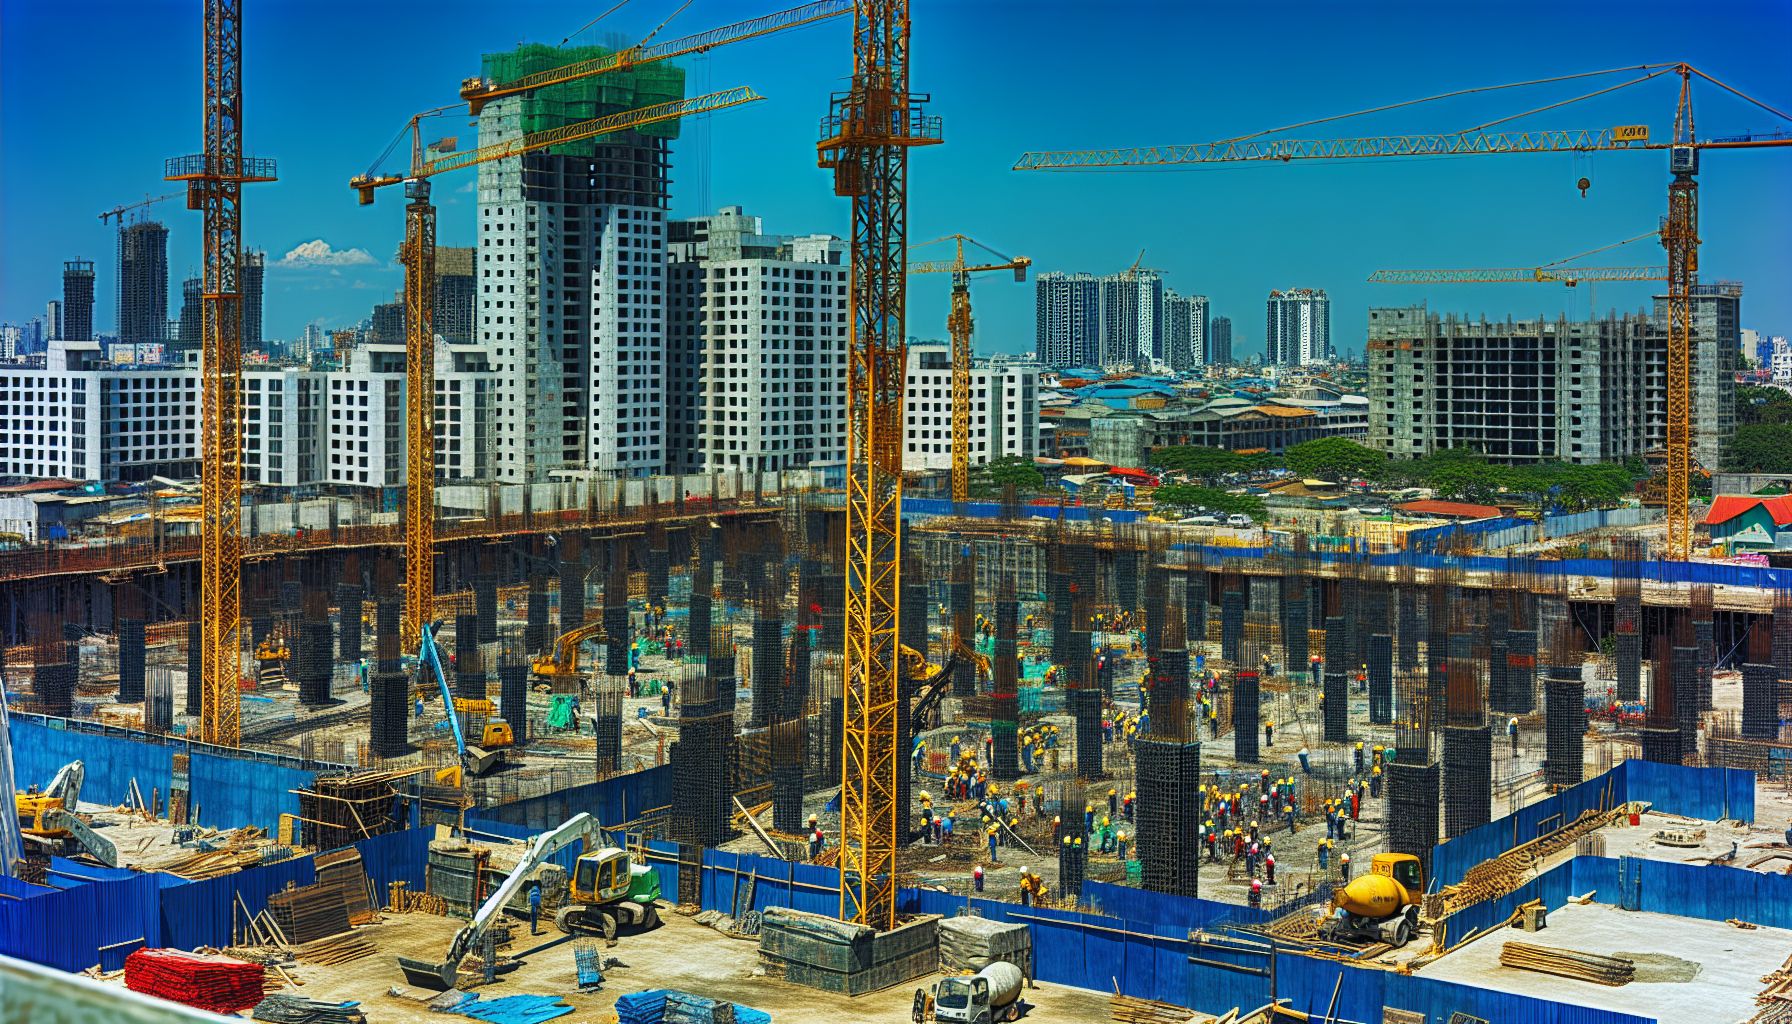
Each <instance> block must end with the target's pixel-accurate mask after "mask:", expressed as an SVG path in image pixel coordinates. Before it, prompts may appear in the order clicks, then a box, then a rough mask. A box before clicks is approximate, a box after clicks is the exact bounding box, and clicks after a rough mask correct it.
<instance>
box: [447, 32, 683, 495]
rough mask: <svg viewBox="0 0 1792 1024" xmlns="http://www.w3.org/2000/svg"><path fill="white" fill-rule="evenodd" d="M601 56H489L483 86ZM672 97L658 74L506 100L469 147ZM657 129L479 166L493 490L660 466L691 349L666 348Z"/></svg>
mask: <svg viewBox="0 0 1792 1024" xmlns="http://www.w3.org/2000/svg"><path fill="white" fill-rule="evenodd" d="M611 52H612V51H610V50H609V49H606V48H604V47H598V46H580V47H565V48H555V47H551V46H543V45H540V44H528V45H524V46H520V47H518V48H517V49H515V50H512V51H509V52H506V53H494V54H487V55H486V56H485V61H484V67H483V69H482V70H483V73H484V75H485V77H487V78H489V79H491V80H492V81H495V82H505V81H512V80H514V79H517V78H520V77H522V76H524V75H528V74H532V73H535V72H538V71H545V70H548V69H550V68H556V67H561V66H563V65H566V64H571V63H574V62H577V61H583V60H594V59H598V58H601V57H605V56H608V55H609V54H610V53H611ZM683 98H684V70H683V69H682V68H677V67H673V66H671V65H669V64H666V63H654V64H643V65H638V66H636V67H634V68H632V69H630V70H628V71H626V72H619V73H615V74H608V75H602V76H599V77H594V78H587V79H582V80H580V81H576V82H570V83H567V84H565V85H557V86H551V87H548V88H542V89H537V90H534V91H533V92H531V93H529V94H526V95H520V96H512V97H507V98H505V99H501V100H497V101H495V102H493V103H490V104H488V105H487V106H486V107H485V109H484V110H483V111H481V112H480V115H479V144H480V145H482V146H484V145H491V144H494V143H498V142H502V141H506V140H511V139H515V138H516V137H517V136H519V135H520V134H523V133H526V132H537V131H545V130H548V129H551V128H557V127H561V126H563V125H568V124H574V123H576V122H579V121H584V120H588V119H590V118H594V117H601V116H604V115H607V114H614V113H619V112H621V111H625V110H633V109H637V108H640V107H646V106H650V105H652V104H656V103H666V102H671V101H676V100H680V99H683ZM678 131H679V123H678V122H677V121H675V120H674V121H665V122H661V123H658V124H652V125H647V126H644V127H641V128H637V129H632V130H629V131H623V132H615V133H612V134H610V135H606V136H602V137H600V138H597V139H594V140H592V141H587V142H579V143H574V144H570V145H564V146H555V147H553V148H552V149H548V150H542V151H540V152H536V153H528V154H524V155H522V156H517V157H508V158H505V159H502V160H493V161H491V162H489V163H484V164H481V165H480V167H479V182H478V193H477V201H478V210H479V232H478V234H479V245H478V247H477V248H478V254H477V256H478V259H477V263H476V265H475V269H476V270H477V272H478V277H477V278H476V284H477V286H478V289H479V291H478V296H477V297H478V303H479V308H478V309H477V310H476V315H477V318H478V322H477V323H476V324H475V325H474V329H475V330H476V331H477V334H478V337H477V339H476V340H477V341H479V342H480V343H482V344H489V346H490V348H491V349H492V350H493V351H494V352H495V353H496V355H495V357H494V363H495V364H496V365H498V366H501V367H503V369H502V370H501V371H499V374H498V377H497V381H496V386H497V388H498V389H499V396H500V398H499V408H500V409H501V411H502V412H503V417H502V419H501V421H500V423H499V427H498V437H499V440H500V441H501V442H502V444H501V454H502V462H501V463H500V464H499V465H498V466H497V467H496V468H497V471H498V477H497V479H498V480H499V481H501V482H503V483H516V482H523V481H535V480H545V479H547V476H548V474H549V473H551V472H553V471H555V470H564V469H589V470H592V471H595V472H597V473H600V474H604V475H611V476H647V475H651V474H653V473H655V472H658V471H659V469H660V468H661V467H662V466H663V465H664V464H665V457H666V455H667V452H668V449H669V448H670V445H668V444H667V443H665V442H666V434H667V431H666V429H665V428H666V420H665V417H664V415H663V412H664V401H663V399H664V396H665V395H666V394H667V390H668V389H667V388H666V387H665V385H666V383H667V381H668V379H669V377H670V376H671V375H670V373H669V372H668V369H669V367H670V366H673V365H676V366H677V367H679V368H680V369H682V370H685V371H689V370H690V369H691V368H692V367H694V366H695V364H696V360H697V352H698V349H697V340H696V339H695V338H681V339H680V340H679V342H678V344H677V345H676V346H669V345H668V344H667V342H666V332H665V331H664V329H663V328H662V326H661V324H662V323H663V322H664V317H663V315H662V313H661V310H662V309H663V308H664V299H663V295H664V294H665V291H666V289H665V269H664V263H665V243H666V238H667V236H666V214H665V209H666V206H667V198H668V193H667V187H668V185H669V182H670V179H669V178H668V176H667V175H668V171H669V169H670V164H669V162H668V160H669V156H670V149H669V146H668V143H669V142H670V141H671V140H672V139H674V138H677V137H678Z"/></svg>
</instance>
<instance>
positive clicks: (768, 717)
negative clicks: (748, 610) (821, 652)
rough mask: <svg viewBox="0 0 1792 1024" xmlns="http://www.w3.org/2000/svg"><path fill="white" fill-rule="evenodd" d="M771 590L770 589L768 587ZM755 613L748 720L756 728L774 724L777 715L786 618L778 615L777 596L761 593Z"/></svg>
mask: <svg viewBox="0 0 1792 1024" xmlns="http://www.w3.org/2000/svg"><path fill="white" fill-rule="evenodd" d="M767 589H769V588H767ZM756 604H757V605H758V607H757V609H756V611H755V613H754V615H753V709H752V714H751V718H750V719H749V722H750V724H751V726H752V727H753V728H755V729H763V728H765V727H766V726H769V725H771V723H772V722H773V720H774V719H775V718H777V717H778V714H777V711H778V706H779V704H780V703H781V702H782V698H783V692H782V691H783V684H784V678H783V676H784V672H783V669H784V620H783V619H782V618H781V617H779V615H778V601H777V598H776V597H775V596H774V595H770V594H762V595H761V597H760V600H759V601H758V602H756Z"/></svg>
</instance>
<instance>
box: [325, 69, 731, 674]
mask: <svg viewBox="0 0 1792 1024" xmlns="http://www.w3.org/2000/svg"><path fill="white" fill-rule="evenodd" d="M761 98H762V97H760V96H758V95H757V94H755V93H754V92H753V90H751V89H748V88H745V87H742V88H738V89H727V90H724V91H722V92H715V93H710V94H709V95H707V96H697V97H694V98H692V99H688V100H678V101H676V102H673V103H658V104H655V105H653V106H650V107H642V108H640V109H638V110H626V111H623V112H621V113H618V114H610V115H608V116H606V117H599V118H594V119H592V120H589V121H579V122H577V123H575V124H569V125H564V126H562V127H559V128H550V129H548V130H546V131H539V132H530V133H528V134H526V135H520V136H518V137H516V138H513V139H508V140H506V141H503V142H497V143H493V144H492V145H489V146H480V147H479V148H477V149H470V150H467V151H466V152H462V153H444V154H442V155H440V156H437V157H436V158H435V159H433V160H431V159H427V158H426V154H427V153H428V152H429V147H426V146H425V145H424V144H423V134H422V127H421V126H422V122H423V119H424V118H426V117H431V116H434V115H437V114H441V113H443V112H444V111H447V110H449V109H450V108H448V107H438V108H436V109H435V110H427V111H424V112H423V113H420V114H417V115H416V116H414V117H412V118H411V119H410V121H409V122H407V123H406V125H405V133H406V134H408V135H409V136H410V143H411V166H410V170H409V172H408V173H405V174H379V173H377V170H376V169H370V170H369V171H368V172H367V173H366V174H360V175H356V176H355V177H354V178H352V179H350V180H349V183H348V184H349V187H350V188H352V189H354V190H355V191H356V193H357V194H358V196H359V199H360V203H361V205H362V206H366V205H368V204H370V203H372V202H373V197H374V193H375V191H376V190H378V189H380V188H384V187H386V186H388V185H397V184H399V183H401V182H402V183H403V184H404V195H405V198H406V199H408V200H410V202H409V203H407V204H406V205H405V219H404V225H405V230H404V249H403V250H402V256H401V262H403V264H404V311H405V371H406V374H405V389H406V394H405V405H406V409H405V417H406V422H407V423H408V424H409V428H408V431H407V434H406V438H405V464H406V470H407V477H406V486H405V509H404V515H405V606H404V618H403V620H402V622H401V623H400V628H399V634H400V637H401V640H402V642H403V643H405V644H406V645H410V646H415V645H416V644H417V643H418V642H419V640H420V638H421V636H422V627H423V625H424V624H425V623H427V622H430V621H431V618H432V615H433V612H432V611H431V608H432V605H433V603H434V599H435V473H436V466H435V390H436V386H435V328H434V320H435V311H434V305H435V276H436V208H435V206H433V205H432V204H431V203H430V201H429V191H430V179H431V178H432V177H434V176H435V175H437V174H441V173H443V172H445V171H454V170H459V169H461V168H463V167H472V166H475V165H477V164H482V163H486V162H487V161H491V160H502V159H503V158H505V157H511V156H521V155H522V154H524V153H532V152H534V151H536V150H539V149H545V148H547V147H549V146H561V145H567V144H569V143H574V142H580V141H583V140H585V139H590V138H595V137H597V136H600V135H608V134H610V133H611V132H619V131H623V130H625V129H631V128H640V127H642V126H645V125H649V124H656V123H658V122H660V121H670V120H674V119H676V118H680V117H684V116H686V115H689V114H704V113H708V112H710V111H714V110H723V109H726V108H728V107H735V106H739V105H741V104H743V103H751V102H753V101H754V100H758V99H761Z"/></svg>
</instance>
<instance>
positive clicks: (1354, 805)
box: [1350, 789, 1362, 821]
mask: <svg viewBox="0 0 1792 1024" xmlns="http://www.w3.org/2000/svg"><path fill="white" fill-rule="evenodd" d="M1360 796H1361V794H1360V793H1358V792H1357V791H1356V790H1355V789H1352V790H1351V791H1350V820H1351V821H1361V820H1362V818H1361V816H1360V815H1359V814H1358V810H1359V808H1360V799H1359V798H1360Z"/></svg>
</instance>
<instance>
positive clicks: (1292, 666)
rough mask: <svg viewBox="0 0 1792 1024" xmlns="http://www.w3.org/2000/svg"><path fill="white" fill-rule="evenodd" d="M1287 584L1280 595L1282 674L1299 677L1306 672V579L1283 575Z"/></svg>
mask: <svg viewBox="0 0 1792 1024" xmlns="http://www.w3.org/2000/svg"><path fill="white" fill-rule="evenodd" d="M1282 582H1283V583H1284V584H1288V585H1289V586H1288V587H1287V591H1288V592H1287V593H1285V594H1284V595H1283V597H1282V650H1283V652H1284V654H1283V665H1282V674H1283V675H1285V676H1290V677H1293V678H1295V679H1299V678H1300V677H1301V676H1303V675H1305V674H1306V672H1307V657H1308V652H1307V629H1308V628H1309V627H1308V625H1307V622H1308V618H1307V581H1306V579H1305V578H1304V577H1299V576H1295V577H1284V578H1283V580H1282Z"/></svg>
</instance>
